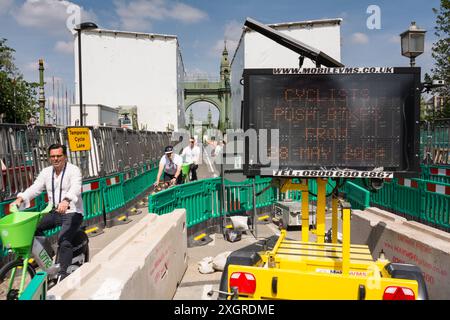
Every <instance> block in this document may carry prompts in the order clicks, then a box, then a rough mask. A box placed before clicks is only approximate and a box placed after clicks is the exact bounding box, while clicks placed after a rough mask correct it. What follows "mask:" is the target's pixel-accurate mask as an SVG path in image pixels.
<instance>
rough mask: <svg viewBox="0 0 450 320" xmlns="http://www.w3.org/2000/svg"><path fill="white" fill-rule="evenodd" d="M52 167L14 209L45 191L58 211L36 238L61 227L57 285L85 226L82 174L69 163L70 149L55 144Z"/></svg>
mask: <svg viewBox="0 0 450 320" xmlns="http://www.w3.org/2000/svg"><path fill="white" fill-rule="evenodd" d="M48 156H49V158H50V162H51V166H48V167H46V168H44V169H43V170H42V171H41V172H40V173H39V175H38V176H37V178H36V180H35V181H34V183H33V184H32V185H31V186H30V187H29V188H28V189H26V190H25V191H24V192H21V193H19V194H18V195H17V199H16V200H15V201H14V202H12V203H11V205H17V206H20V205H21V203H22V202H25V203H28V202H29V201H31V200H32V199H33V198H35V197H37V196H38V195H40V194H41V193H42V191H44V190H46V191H47V195H48V201H49V202H53V206H54V207H55V210H53V211H52V212H51V213H50V214H48V215H46V216H45V217H44V218H43V219H42V220H41V222H40V223H39V225H38V227H37V229H36V233H35V236H44V231H46V230H49V229H53V228H55V227H57V226H60V227H61V231H60V232H59V234H58V246H59V254H58V260H59V261H57V263H59V264H60V267H61V269H60V271H59V274H58V281H61V280H62V279H64V278H65V277H67V276H68V274H67V268H68V267H69V265H70V263H71V262H72V258H73V245H72V242H73V240H74V236H75V234H76V232H77V231H78V229H79V228H80V226H81V223H82V222H83V215H84V213H83V200H82V198H81V181H82V176H81V171H80V169H79V168H78V167H77V166H75V165H73V164H71V163H69V162H68V161H67V148H66V146H65V145H62V144H52V145H51V146H50V147H49V148H48Z"/></svg>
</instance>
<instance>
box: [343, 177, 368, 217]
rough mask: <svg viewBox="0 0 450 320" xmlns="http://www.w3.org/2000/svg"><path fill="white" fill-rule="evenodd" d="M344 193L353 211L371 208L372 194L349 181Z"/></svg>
mask: <svg viewBox="0 0 450 320" xmlns="http://www.w3.org/2000/svg"><path fill="white" fill-rule="evenodd" d="M344 191H345V193H346V198H347V199H348V201H349V202H350V204H351V205H352V208H353V209H358V210H364V209H365V208H367V207H369V206H370V192H369V191H367V190H366V189H364V188H363V187H360V186H358V185H357V184H355V183H353V182H350V181H347V182H346V183H345V185H344Z"/></svg>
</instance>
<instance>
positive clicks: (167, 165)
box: [155, 146, 183, 186]
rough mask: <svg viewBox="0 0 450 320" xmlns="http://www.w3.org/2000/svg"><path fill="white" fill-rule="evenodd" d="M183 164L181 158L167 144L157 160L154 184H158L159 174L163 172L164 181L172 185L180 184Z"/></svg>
mask: <svg viewBox="0 0 450 320" xmlns="http://www.w3.org/2000/svg"><path fill="white" fill-rule="evenodd" d="M182 165H183V158H182V157H181V156H180V155H178V154H176V153H174V152H173V147H172V146H167V147H166V148H165V149H164V155H163V156H162V157H161V160H160V161H159V170H158V176H157V177H156V182H155V186H156V185H158V184H159V181H160V179H161V175H162V174H163V172H164V182H167V181H169V182H170V183H171V184H172V185H175V184H181V183H183V182H182V176H181V166H182Z"/></svg>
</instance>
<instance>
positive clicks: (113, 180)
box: [106, 176, 120, 186]
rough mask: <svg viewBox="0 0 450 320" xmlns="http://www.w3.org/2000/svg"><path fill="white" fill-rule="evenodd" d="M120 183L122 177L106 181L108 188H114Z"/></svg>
mask: <svg viewBox="0 0 450 320" xmlns="http://www.w3.org/2000/svg"><path fill="white" fill-rule="evenodd" d="M118 183H120V177H119V176H117V177H112V178H108V179H106V185H107V186H113V185H115V184H118Z"/></svg>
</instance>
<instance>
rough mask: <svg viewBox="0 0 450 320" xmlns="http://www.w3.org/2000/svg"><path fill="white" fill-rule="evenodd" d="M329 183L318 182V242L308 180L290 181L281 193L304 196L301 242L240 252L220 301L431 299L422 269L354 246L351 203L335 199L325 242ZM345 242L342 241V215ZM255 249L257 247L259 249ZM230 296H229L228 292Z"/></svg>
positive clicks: (229, 263) (234, 257)
mask: <svg viewBox="0 0 450 320" xmlns="http://www.w3.org/2000/svg"><path fill="white" fill-rule="evenodd" d="M326 181H327V180H326V179H317V185H318V194H317V226H316V230H315V231H316V234H317V240H316V241H315V242H312V241H310V240H309V217H308V214H309V212H308V181H307V180H306V179H304V180H302V181H301V183H299V184H294V183H292V181H291V180H288V181H285V183H284V184H283V185H282V187H281V191H282V192H285V191H287V190H293V189H296V190H301V192H302V213H301V214H302V222H303V223H302V226H306V227H302V234H301V240H298V241H297V240H288V239H286V230H281V234H280V236H279V238H278V240H277V242H276V244H275V245H274V246H273V248H272V250H266V251H264V250H262V251H257V249H255V250H253V251H252V250H250V251H242V250H241V251H239V252H236V253H233V254H231V255H230V257H229V258H228V261H227V264H226V267H225V271H224V273H223V275H222V281H221V287H220V290H221V292H220V294H219V299H296V300H300V299H321V300H329V299H330V300H331V299H340V300H357V299H359V300H365V299H368V300H417V299H427V298H428V294H427V290H426V286H425V282H424V279H423V276H422V272H421V270H420V269H419V267H417V266H415V265H408V264H398V263H390V262H389V261H388V260H387V259H385V258H384V257H383V255H381V256H380V258H378V259H377V260H376V261H375V260H374V259H373V257H372V254H371V252H370V250H369V247H368V246H367V245H352V244H351V243H350V220H351V208H350V204H349V203H347V202H345V201H342V200H338V198H337V197H336V196H333V199H332V240H331V243H326V242H325V211H326V208H325V204H326V203H325V192H326V190H325V186H326ZM339 211H340V212H341V219H342V243H338V241H337V231H338V214H339ZM254 248H256V247H254ZM225 291H226V292H225Z"/></svg>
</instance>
